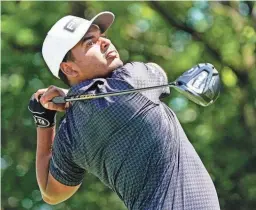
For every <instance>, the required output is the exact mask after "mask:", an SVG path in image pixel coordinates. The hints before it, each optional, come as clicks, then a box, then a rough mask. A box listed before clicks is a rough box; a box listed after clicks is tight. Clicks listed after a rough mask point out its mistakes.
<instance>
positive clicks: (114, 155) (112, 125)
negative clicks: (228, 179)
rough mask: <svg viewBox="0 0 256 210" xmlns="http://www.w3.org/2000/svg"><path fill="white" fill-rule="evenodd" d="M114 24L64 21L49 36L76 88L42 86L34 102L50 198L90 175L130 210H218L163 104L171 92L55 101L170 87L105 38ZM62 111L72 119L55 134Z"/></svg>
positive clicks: (39, 166) (101, 19)
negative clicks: (63, 100) (56, 99)
mask: <svg viewBox="0 0 256 210" xmlns="http://www.w3.org/2000/svg"><path fill="white" fill-rule="evenodd" d="M113 20H114V15H113V14H112V13H110V12H102V13H100V14H98V15H97V16H95V17H94V18H93V19H92V20H90V21H88V20H85V19H82V18H79V17H75V16H65V17H63V18H62V19H60V20H59V21H58V22H57V23H55V25H54V26H53V27H52V28H51V30H50V31H49V32H48V34H47V36H46V38H45V41H44V44H43V49H42V53H43V57H44V59H45V61H46V63H47V65H48V67H49V69H50V71H51V72H52V74H53V75H54V76H56V77H58V78H60V79H61V80H63V81H64V82H65V83H66V84H68V85H69V86H70V89H69V90H68V93H66V92H65V91H64V90H62V89H60V88H57V87H54V86H51V87H49V88H47V89H40V90H38V91H37V92H36V93H35V94H33V95H32V98H31V99H30V102H29V110H30V111H31V113H32V115H33V117H34V119H35V124H36V126H37V152H36V175H37V181H38V185H39V187H40V190H41V193H42V197H43V199H44V201H45V202H47V203H49V204H57V203H60V202H62V201H64V200H66V199H68V198H69V197H71V196H72V195H73V194H74V193H75V192H76V191H77V189H78V188H79V187H80V185H81V183H82V181H83V178H84V175H85V171H88V172H90V173H92V174H94V175H95V176H97V177H98V178H99V179H100V180H101V181H102V182H103V183H104V184H105V185H106V186H108V187H109V188H111V189H112V190H113V191H115V192H116V193H117V195H118V196H119V197H120V199H121V200H122V201H123V202H124V204H125V205H126V207H127V208H128V209H130V210H171V209H175V210H179V209H180V210H182V209H186V210H189V209H191V210H192V209H193V210H217V209H219V202H218V197H217V194H216V190H215V187H214V185H213V182H212V180H211V178H210V176H209V174H208V172H207V171H206V169H205V167H204V165H203V163H202V162H201V160H200V158H199V156H198V155H197V153H196V151H195V150H194V148H193V146H192V145H191V143H190V142H189V141H188V139H187V137H186V135H185V133H184V131H183V129H182V127H181V125H180V123H179V121H178V119H177V117H176V116H175V114H174V113H173V111H172V110H171V109H170V108H169V107H168V106H166V105H165V104H164V103H163V102H161V101H160V98H161V97H164V96H166V95H168V94H169V88H168V87H165V88H164V87H163V88H158V89H153V90H150V91H145V92H135V93H130V94H126V95H119V96H111V97H104V98H98V99H92V100H83V101H73V102H70V103H69V104H67V103H66V104H54V103H52V102H50V101H51V100H52V99H53V98H54V97H56V96H66V95H67V96H72V95H81V94H104V93H108V92H113V91H123V90H127V89H133V88H142V87H148V86H154V85H155V86H157V85H163V84H166V83H167V82H168V80H167V77H166V74H165V73H164V71H163V70H162V69H161V67H159V66H158V65H157V64H153V63H141V62H132V63H127V64H125V65H123V62H122V61H121V60H120V58H119V54H118V51H117V50H116V48H115V47H114V45H113V44H112V43H111V41H110V39H108V38H106V37H105V36H104V33H105V31H106V30H107V29H108V28H109V27H110V25H111V24H112V22H113ZM39 96H41V97H39ZM42 105H43V106H42ZM56 111H66V114H65V116H64V118H63V120H62V121H61V122H60V125H59V127H58V128H57V130H56V134H55V121H56V120H55V116H56ZM99 199H100V198H99Z"/></svg>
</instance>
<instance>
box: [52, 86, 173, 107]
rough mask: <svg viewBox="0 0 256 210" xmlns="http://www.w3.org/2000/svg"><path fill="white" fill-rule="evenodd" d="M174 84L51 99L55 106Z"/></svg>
mask: <svg viewBox="0 0 256 210" xmlns="http://www.w3.org/2000/svg"><path fill="white" fill-rule="evenodd" d="M175 84H176V83H175V82H171V83H169V84H165V85H157V86H151V87H145V88H136V89H129V90H122V91H114V92H110V93H99V94H85V95H75V96H67V97H55V98H53V99H52V102H53V103H55V104H60V103H65V102H72V101H82V100H90V99H97V98H104V97H110V96H120V95H124V94H130V93H135V92H142V91H148V90H152V89H158V88H163V87H171V86H175Z"/></svg>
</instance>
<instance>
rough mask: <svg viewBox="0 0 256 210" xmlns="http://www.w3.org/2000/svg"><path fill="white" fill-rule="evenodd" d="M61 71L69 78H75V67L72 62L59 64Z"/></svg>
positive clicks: (76, 74) (76, 72)
mask: <svg viewBox="0 0 256 210" xmlns="http://www.w3.org/2000/svg"><path fill="white" fill-rule="evenodd" d="M60 69H61V71H62V72H63V73H64V74H65V75H66V76H69V77H77V76H78V71H77V70H76V69H75V66H74V64H73V63H72V62H69V61H68V62H62V63H61V64H60Z"/></svg>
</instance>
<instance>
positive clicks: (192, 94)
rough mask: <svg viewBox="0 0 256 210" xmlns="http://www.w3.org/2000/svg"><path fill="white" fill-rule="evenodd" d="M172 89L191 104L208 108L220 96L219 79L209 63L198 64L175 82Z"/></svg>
mask: <svg viewBox="0 0 256 210" xmlns="http://www.w3.org/2000/svg"><path fill="white" fill-rule="evenodd" d="M175 83H176V85H175V86H174V88H175V89H176V90H177V91H179V92H180V93H181V94H183V95H185V96H186V97H188V98H189V99H190V100H192V101H193V102H195V103H197V104H199V105H201V106H209V105H210V104H212V103H213V102H214V101H216V99H217V98H218V96H219V94H220V77H219V73H218V71H217V70H216V69H215V67H214V66H213V65H212V64H210V63H201V64H198V65H196V66H194V67H192V68H191V69H189V70H188V71H186V72H184V73H183V74H182V75H181V76H180V77H179V78H178V79H176V81H175Z"/></svg>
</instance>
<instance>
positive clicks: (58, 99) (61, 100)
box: [51, 96, 66, 104]
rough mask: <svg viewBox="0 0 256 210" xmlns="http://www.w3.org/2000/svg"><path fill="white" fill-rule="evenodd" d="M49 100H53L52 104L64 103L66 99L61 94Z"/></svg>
mask: <svg viewBox="0 0 256 210" xmlns="http://www.w3.org/2000/svg"><path fill="white" fill-rule="evenodd" d="M51 102H53V103H54V104H65V103H66V100H65V97H63V96H56V97H54V98H53V99H52V100H51Z"/></svg>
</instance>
